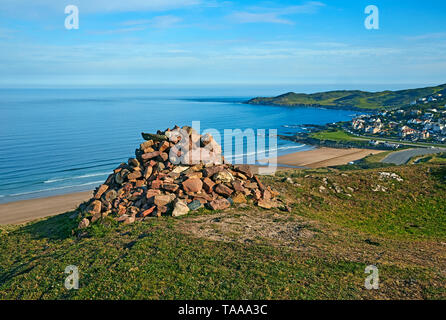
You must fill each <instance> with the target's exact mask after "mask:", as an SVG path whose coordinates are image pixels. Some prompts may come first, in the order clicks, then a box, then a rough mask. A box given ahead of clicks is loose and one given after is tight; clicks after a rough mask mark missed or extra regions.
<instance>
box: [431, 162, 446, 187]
mask: <svg viewBox="0 0 446 320" xmlns="http://www.w3.org/2000/svg"><path fill="white" fill-rule="evenodd" d="M431 170H432V172H431V175H432V176H433V177H434V178H435V180H437V181H438V182H439V183H440V184H442V185H446V166H444V165H442V166H440V167H438V168H432V169H431Z"/></svg>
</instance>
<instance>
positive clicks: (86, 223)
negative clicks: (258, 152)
mask: <svg viewBox="0 0 446 320" xmlns="http://www.w3.org/2000/svg"><path fill="white" fill-rule="evenodd" d="M89 225H90V220H88V219H87V218H84V219H82V221H81V222H79V225H78V227H77V228H78V229H85V228H87V227H88V226H89Z"/></svg>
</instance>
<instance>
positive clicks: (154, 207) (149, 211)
mask: <svg viewBox="0 0 446 320" xmlns="http://www.w3.org/2000/svg"><path fill="white" fill-rule="evenodd" d="M155 209H156V206H153V207H151V208H150V209H147V210H145V211H143V212H142V213H141V216H143V217H147V216H148V215H149V214H151V213H152V212H153V211H154V210H155Z"/></svg>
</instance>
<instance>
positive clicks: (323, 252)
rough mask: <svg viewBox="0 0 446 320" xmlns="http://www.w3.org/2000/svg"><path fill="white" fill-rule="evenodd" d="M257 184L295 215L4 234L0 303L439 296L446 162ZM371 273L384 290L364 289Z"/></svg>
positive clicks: (70, 224)
mask: <svg viewBox="0 0 446 320" xmlns="http://www.w3.org/2000/svg"><path fill="white" fill-rule="evenodd" d="M381 171H386V172H392V173H395V174H397V175H398V176H400V177H401V178H402V179H403V181H402V182H400V181H397V180H394V179H384V180H382V179H381V178H380V172H381ZM287 177H289V178H291V179H292V183H291V182H289V181H288V182H285V181H284V179H285V178H287ZM263 181H264V182H265V183H267V184H269V185H271V186H273V187H274V188H275V189H276V190H278V191H279V192H280V193H281V198H282V199H284V200H285V201H287V202H288V203H289V205H290V206H291V208H292V212H282V211H279V210H278V209H273V210H262V209H259V208H257V207H254V206H252V205H248V206H246V207H233V208H231V209H228V210H227V211H223V212H211V211H207V210H204V209H202V210H201V211H200V212H198V213H195V214H192V215H188V216H185V217H183V218H179V219H174V218H170V217H162V218H151V219H149V220H148V221H143V222H138V223H135V224H133V225H127V226H125V225H118V224H116V223H115V222H112V221H111V220H107V221H105V225H101V224H99V225H94V226H93V227H90V228H89V229H87V233H86V234H84V235H83V236H82V237H78V234H79V233H78V232H77V231H76V226H77V223H78V221H79V216H78V214H77V213H76V212H74V213H73V212H70V213H66V214H63V215H60V216H56V217H51V218H48V219H44V220H41V221H37V222H32V223H29V224H27V225H24V226H4V227H1V229H0V298H1V299H445V298H446V288H445V286H444V284H445V281H446V276H445V274H444V268H445V267H446V256H445V252H446V246H445V242H446V215H445V214H444V213H445V212H446V200H445V198H444V194H445V191H446V166H445V165H443V164H432V163H426V164H420V165H412V166H404V167H391V168H385V169H372V170H356V171H339V170H336V169H318V170H300V171H299V170H296V171H282V172H279V173H278V174H277V175H276V176H270V177H264V178H263ZM377 185H379V186H381V187H382V188H384V189H385V191H383V189H380V190H379V191H373V189H376V187H377ZM321 186H323V188H325V189H324V190H323V191H321ZM372 264H374V265H377V266H378V268H379V272H380V281H381V282H380V289H379V290H372V291H369V290H366V289H365V288H364V279H365V277H366V276H367V275H366V274H365V273H364V269H365V267H366V266H368V265H372ZM68 265H75V266H77V267H78V268H79V272H80V288H79V290H71V291H68V290H67V289H65V288H64V279H65V277H66V276H67V275H66V274H64V270H65V267H66V266H68Z"/></svg>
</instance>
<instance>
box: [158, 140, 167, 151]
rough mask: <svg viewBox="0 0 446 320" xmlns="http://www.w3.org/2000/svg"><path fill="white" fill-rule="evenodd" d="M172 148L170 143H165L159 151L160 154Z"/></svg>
mask: <svg viewBox="0 0 446 320" xmlns="http://www.w3.org/2000/svg"><path fill="white" fill-rule="evenodd" d="M169 147H170V144H169V142H167V141H164V142H163V143H162V144H161V145H160V148H159V149H158V151H159V152H164V151H165V150H166V149H168V148H169Z"/></svg>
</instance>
